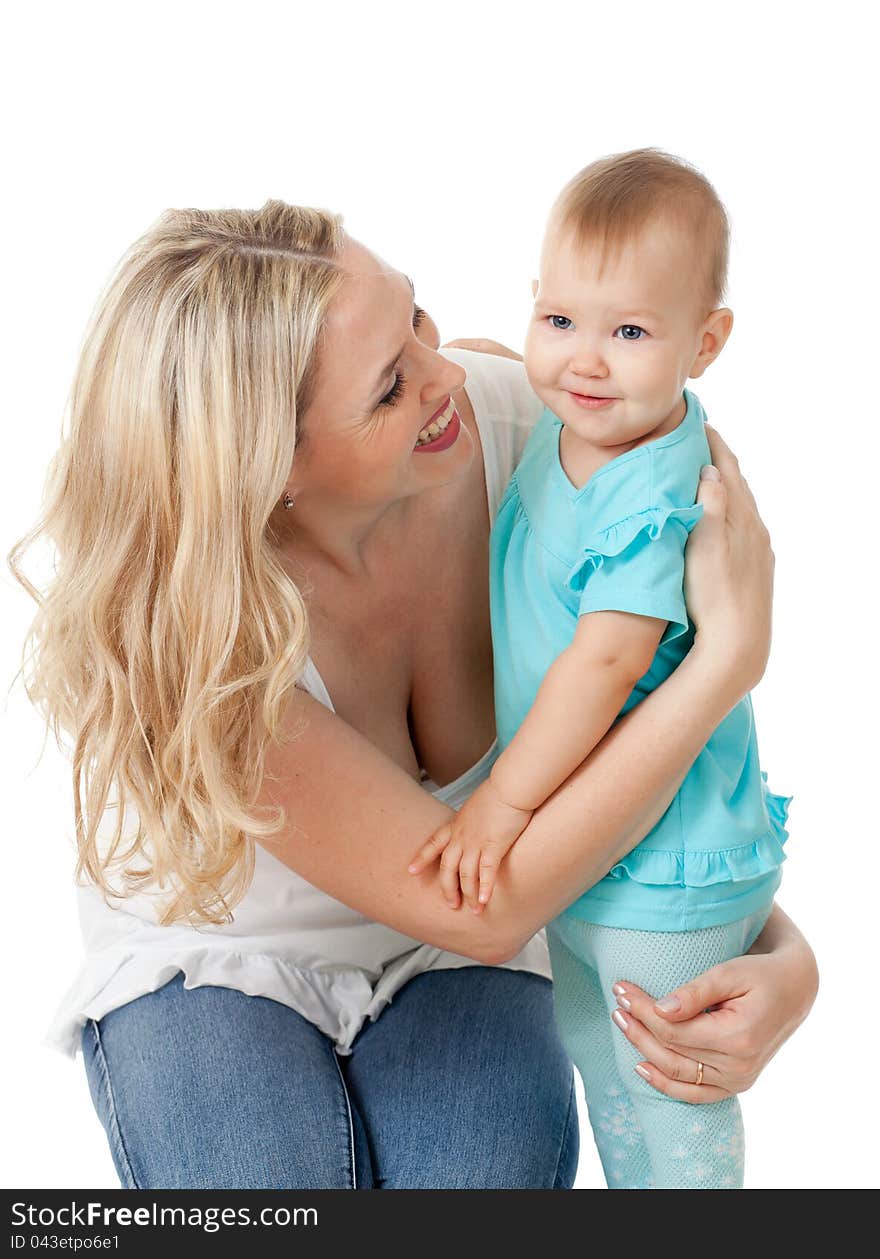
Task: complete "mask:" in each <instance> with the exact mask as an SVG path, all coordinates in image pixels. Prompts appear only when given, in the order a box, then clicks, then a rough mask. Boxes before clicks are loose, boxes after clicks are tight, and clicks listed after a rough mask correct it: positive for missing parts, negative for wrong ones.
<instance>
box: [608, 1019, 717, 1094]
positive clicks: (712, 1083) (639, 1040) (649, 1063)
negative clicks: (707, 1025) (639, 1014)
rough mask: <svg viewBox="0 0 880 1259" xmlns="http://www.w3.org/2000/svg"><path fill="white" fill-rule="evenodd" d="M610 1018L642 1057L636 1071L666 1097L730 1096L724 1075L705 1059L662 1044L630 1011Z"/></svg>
mask: <svg viewBox="0 0 880 1259" xmlns="http://www.w3.org/2000/svg"><path fill="white" fill-rule="evenodd" d="M611 1017H612V1021H613V1022H614V1025H615V1027H616V1028H617V1029H618V1031H620V1032H622V1033H623V1035H624V1036H625V1037H626V1038H627V1040H628V1041H629V1042H630V1044H631V1045H633V1046H634V1047H635V1048H636V1049H637V1050H638V1051H639V1053H640V1054H641V1055H642V1058H643V1059H644V1061H643V1062H640V1063H638V1064H637V1065H638V1067H639V1068H640V1069H639V1071H638V1074H639V1075H640V1076H641V1077H642V1079H643V1080H645V1081H646V1082H647V1083H648V1084H650V1085H651V1086H652V1087H653V1088H656V1089H657V1090H658V1092H660V1093H665V1094H666V1095H667V1096H668V1097H676V1098H678V1099H679V1100H680V1101H683V1102H718V1101H720V1100H721V1099H722V1098H723V1097H729V1096H730V1093H729V1091H728V1090H727V1089H726V1088H724V1087H723V1077H722V1075H721V1073H720V1072H719V1071H717V1070H716V1069H715V1067H714V1066H712V1064H711V1063H710V1062H708V1061H706V1059H704V1058H690V1057H686V1056H685V1055H683V1054H679V1053H676V1052H675V1051H674V1050H672V1049H669V1048H668V1047H667V1046H666V1045H664V1044H662V1043H661V1042H660V1041H659V1040H658V1039H657V1037H656V1036H654V1035H652V1033H651V1032H649V1031H648V1029H647V1028H646V1027H645V1026H644V1025H643V1024H642V1023H640V1022H639V1021H638V1019H636V1018H634V1017H633V1016H632V1015H630V1014H624V1013H623V1012H622V1011H621V1010H615V1011H614V1013H613V1014H612V1016H611ZM700 1062H702V1063H703V1082H702V1083H701V1084H697V1082H696V1081H697V1078H698V1073H699V1064H700Z"/></svg>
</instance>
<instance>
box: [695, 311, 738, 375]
mask: <svg viewBox="0 0 880 1259" xmlns="http://www.w3.org/2000/svg"><path fill="white" fill-rule="evenodd" d="M732 327H733V311H732V310H729V309H728V307H727V306H720V307H719V308H718V310H713V311H712V313H711V314H710V315H709V316H708V317H707V319H706V322H705V323H704V324H703V331H702V334H701V339H700V348H699V350H698V351H697V357H696V358H695V359H694V361H693V363H692V364H691V369H690V371H689V372H688V376H689V377H691V378H692V379H694V380H696V378H697V377H698V376H702V374H703V372H704V371H705V370H706V368H707V367H708V366H709V364H710V363H713V362H714V361H715V359H716V358H717V357H718V355H719V354H720V353H721V351H722V350H723V349H724V346H725V343H726V341H727V338H728V337H729V336H730V330H731V328H732Z"/></svg>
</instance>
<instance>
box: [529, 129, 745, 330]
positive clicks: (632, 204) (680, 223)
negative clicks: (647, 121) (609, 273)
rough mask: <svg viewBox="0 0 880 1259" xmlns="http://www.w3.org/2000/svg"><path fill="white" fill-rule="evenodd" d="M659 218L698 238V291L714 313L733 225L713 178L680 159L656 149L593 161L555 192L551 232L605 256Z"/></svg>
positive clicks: (720, 295)
mask: <svg viewBox="0 0 880 1259" xmlns="http://www.w3.org/2000/svg"><path fill="white" fill-rule="evenodd" d="M657 220H663V221H666V222H669V223H672V224H673V225H675V226H677V227H681V228H683V229H684V231H685V232H686V233H687V234H688V236H689V238H690V239H691V240H692V241H693V243H694V270H695V273H696V274H697V275H699V281H698V286H699V287H698V289H697V294H696V295H697V297H698V298H699V301H700V304H701V306H703V307H704V308H705V312H704V313H706V314H708V312H709V311H710V310H714V309H716V308H717V307H718V306H720V305H721V303H722V302H723V300H724V295H725V291H726V288H727V263H728V253H729V248H730V223H729V220H728V217H727V212H726V210H725V208H724V206H723V205H722V203H721V201H720V200H719V198H718V194H717V193H716V191H715V189H714V188H713V187H712V185H711V184H710V183H709V181H708V179H706V177H705V176H704V175H702V174H701V173H700V172H699V171H698V170H696V168H695V167H693V166H691V165H689V164H688V163H687V162H685V161H684V160H683V159H682V158H679V157H673V156H672V155H671V154H669V153H664V152H662V151H661V150H660V149H653V148H652V149H632V150H631V151H630V152H628V153H615V154H612V155H611V156H610V157H603V158H600V159H599V160H598V161H596V162H591V163H590V165H589V166H585V167H584V169H583V170H581V171H578V173H577V174H576V175H575V176H574V177H573V178H572V179H570V180H569V182H568V183H567V184H566V185H565V187H564V188H563V190H562V192H561V193H560V194H559V196H558V197H557V199H556V201H555V202H554V205H553V209H552V210H551V213H550V227H549V228H548V231H550V232H553V231H557V232H560V233H562V234H564V233H566V232H571V233H572V235H573V239H574V243H575V246H576V247H577V248H578V249H583V248H584V247H585V246H586V245H588V244H589V245H597V246H598V248H599V250H600V257H601V259H602V261H603V262H604V259H605V257H606V256H608V255H609V254H610V255H614V254H616V253H618V252H619V251H620V249H621V248H622V247H623V246H625V245H626V244H628V243H629V242H630V241H632V240H633V239H634V238H635V237H636V236H637V235H638V234H639V232H641V231H642V230H643V229H644V228H645V227H646V226H647V224H648V223H650V222H653V221H657ZM701 313H702V312H701Z"/></svg>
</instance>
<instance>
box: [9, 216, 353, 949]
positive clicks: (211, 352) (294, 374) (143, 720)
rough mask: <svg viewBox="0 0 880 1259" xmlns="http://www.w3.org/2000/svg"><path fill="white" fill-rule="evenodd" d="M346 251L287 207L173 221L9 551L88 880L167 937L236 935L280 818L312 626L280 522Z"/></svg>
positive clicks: (28, 664)
mask: <svg viewBox="0 0 880 1259" xmlns="http://www.w3.org/2000/svg"><path fill="white" fill-rule="evenodd" d="M341 242H342V220H341V218H340V216H338V215H333V214H330V213H328V212H327V211H323V210H315V209H308V208H303V207H298V206H289V205H286V204H285V203H284V202H282V201H267V202H266V204H265V205H264V206H263V207H262V209H260V210H207V211H204V210H168V211H166V213H164V214H163V215H162V216H161V217H160V218H159V219H158V221H157V222H156V223H155V224H154V225H153V227H151V228H150V230H149V231H148V232H147V233H146V234H145V235H144V236H142V237H141V239H140V240H138V241H137V242H136V243H135V244H134V245H133V246H132V247H131V249H130V250H129V251H128V252H127V253H126V254H125V256H124V257H123V259H122V260H121V262H120V263H119V265H118V267H117V269H116V270H115V272H114V274H113V275H112V277H111V279H110V281H109V283H108V285H107V287H106V289H105V290H104V292H103V294H102V295H101V297H100V299H99V301H98V304H97V306H96V308H95V311H94V313H93V315H92V318H91V321H90V324H89V327H88V330H87V333H86V336H85V339H84V343H83V347H82V351H81V354H80V358H79V363H78V366H77V370H76V373H75V378H74V382H73V386H72V391H71V395H70V399H69V404H68V411H67V413H66V416H65V423H64V424H63V425H62V440H61V444H60V446H59V449H58V450H57V452H56V454H55V455H54V457H53V459H52V461H51V463H50V465H49V471H48V474H47V479H46V486H45V490H44V495H43V503H42V515H41V518H40V520H39V521H38V523H37V525H36V526H35V527H34V528H33V529H32V530H31V531H30V532H29V533H27V534H26V535H25V536H24V537H23V538H21V539H20V540H19V541H18V542H17V543H16V544H15V546H13V548H12V550H11V551H10V552H9V554H8V556H7V564H8V566H9V568H10V570H11V571H12V573H13V575H14V576H15V578H16V579H17V580H18V581H19V582H20V583H21V584H22V585H23V586H24V587H25V589H26V590H27V591H28V593H29V594H30V595H31V596H32V598H33V599H34V600H35V601H36V603H37V605H38V611H37V614H36V616H35V618H34V620H33V622H32V624H31V626H30V629H29V631H28V634H27V638H26V640H25V643H24V647H23V651H22V669H20V670H19V673H24V675H25V676H24V685H25V690H26V692H27V695H28V698H29V699H30V701H31V702H32V703H33V704H34V705H35V706H36V707H37V708H38V709H40V711H41V712H42V714H43V716H44V717H45V719H46V722H47V725H48V726H51V728H52V729H53V731H54V734H55V738H56V742H58V744H59V746H61V733H60V732H61V730H64V731H66V732H67V733H68V734H69V735H70V736H71V738H72V740H73V742H72V767H73V798H74V813H75V822H76V844H77V867H76V877H77V880H78V881H80V882H82V876H83V875H84V876H85V877H86V879H87V880H88V881H91V882H92V883H94V884H95V885H96V886H97V887H98V888H99V889H101V891H102V893H103V895H104V898H105V900H106V901H107V902H108V903H110V902H109V898H110V897H111V896H113V897H120V896H123V897H124V896H131V895H134V894H135V893H137V892H139V891H142V890H150V891H152V892H155V891H156V890H157V889H159V890H160V902H161V903H160V908H159V921H160V922H162V923H163V924H168V923H171V922H176V921H186V922H189V923H191V924H193V925H195V924H198V923H222V922H228V921H230V920H231V917H232V909H233V908H234V906H235V905H236V904H237V903H238V902H239V901H240V900H241V898H242V896H243V895H244V893H245V891H246V890H247V887H248V885H249V884H250V881H251V878H252V875H253V863H254V842H253V839H254V837H256V836H260V837H268V836H271V835H274V834H277V832H278V831H279V830H281V829H282V827H283V826H284V824H285V816H284V811H283V809H280V808H279V809H275V810H274V816H273V817H270V819H269V820H265V819H263V820H261V819H260V818H259V817H257V816H256V814H255V813H254V812H253V806H254V802H255V800H256V797H257V794H258V792H259V787H260V783H261V781H262V778H263V773H264V759H265V752H266V748H267V744H268V741H269V740H270V739H273V738H275V739H278V741H279V742H284V741H285V740H284V739H283V737H282V735H281V733H280V727H281V720H282V717H283V714H284V709H285V699H286V698H287V697H288V696H289V693H290V691H291V688H292V687H293V686H294V685H295V683H296V681H297V680H298V678H299V677H300V674H301V672H302V669H303V666H304V664H305V660H306V656H307V652H308V624H307V617H306V609H305V605H304V602H303V597H302V594H301V592H300V590H299V589H298V588H297V586H296V585H295V583H294V582H293V581H292V580H291V578H290V576H289V575H288V574H287V572H286V571H285V569H284V568H283V566H282V564H281V562H280V560H279V558H278V551H277V546H276V545H275V543H274V541H273V533H272V530H271V528H269V517H270V514H271V512H272V511H273V509H274V508H275V507H276V505H277V503H278V501H279V498H280V496H281V494H282V493H283V492H284V487H285V485H286V483H287V481H288V477H289V474H290V469H291V465H292V462H293V457H294V450H295V447H296V444H297V438H298V431H297V422H298V418H301V417H302V415H303V413H304V412H305V410H306V408H307V406H308V403H309V398H310V391H311V389H312V387H313V383H314V374H315V365H316V359H317V354H318V349H319V343H320V338H321V331H322V327H323V325H324V321H325V316H326V313H327V310H328V307H329V305H330V303H331V301H332V299H333V297H334V295H335V294H336V292H337V291H338V289H339V286H340V284H341V282H342V271H341V268H340V266H339V263H338V260H337V259H338V254H339V250H340V246H341ZM68 420H69V431H68V432H67V433H66V434H65V431H64V430H65V428H67V427H68ZM43 536H45V537H46V538H47V539H48V540H49V541H50V542H51V544H52V545H53V546H54V549H55V553H56V558H55V564H54V570H53V571H54V578H53V580H52V581H51V583H50V584H49V585H48V587H47V588H46V589H45V591H40V590H38V589H37V588H36V587H35V586H34V585H32V584H31V582H30V581H29V580H28V578H27V577H26V576H25V575H24V573H23V572H22V571H21V568H20V565H19V560H20V557H21V556H22V554H23V553H24V552H25V551H26V550H28V549H29V548H30V546H31V545H32V544H33V543H34V542H35V541H36V540H37V539H38V538H40V537H43ZM31 644H33V650H32V652H31V653H30V656H29V657H28V655H27V653H28V649H29V647H30V645H31ZM17 676H18V674H16V677H17ZM113 793H115V796H116V799H115V800H113V801H112V802H111V794H113ZM126 802H130V803H131V804H133V805H134V806H135V808H136V813H137V818H138V828H137V834H136V835H134V836H127V837H125V838H124V837H123V811H124V807H125V805H126ZM120 805H122V806H123V807H121V808H120ZM112 808H119V809H120V812H119V817H118V820H117V823H116V827H115V832H114V834H113V836H112V838H111V839H110V842H109V843H107V844H105V843H103V842H99V834H98V830H99V823H100V821H101V818H102V816H103V815H104V814H105V812H106V811H107V810H108V809H112ZM269 812H270V813H271V812H273V811H272V810H270V811H269Z"/></svg>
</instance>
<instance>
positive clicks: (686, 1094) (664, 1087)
mask: <svg viewBox="0 0 880 1259" xmlns="http://www.w3.org/2000/svg"><path fill="white" fill-rule="evenodd" d="M638 1065H639V1066H640V1067H641V1068H642V1069H641V1071H639V1075H640V1076H641V1077H642V1079H643V1080H644V1081H645V1083H646V1084H650V1085H651V1087H652V1088H655V1089H656V1090H657V1092H658V1093H665V1094H666V1096H667V1097H674V1098H676V1100H677V1101H680V1102H694V1103H696V1104H697V1105H698V1106H699V1105H702V1104H703V1103H705V1102H722V1101H724V1099H725V1097H732V1096H733V1094H732V1093H728V1091H727V1090H726V1089H723V1088H717V1087H716V1086H715V1085H714V1084H706V1083H703V1084H685V1083H682V1082H681V1081H679V1080H671V1079H670V1078H669V1076H667V1075H664V1074H663V1072H662V1071H658V1070H657V1068H656V1067H655V1066H652V1064H651V1063H650V1062H640V1063H639V1064H638ZM704 1079H705V1077H704Z"/></svg>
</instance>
